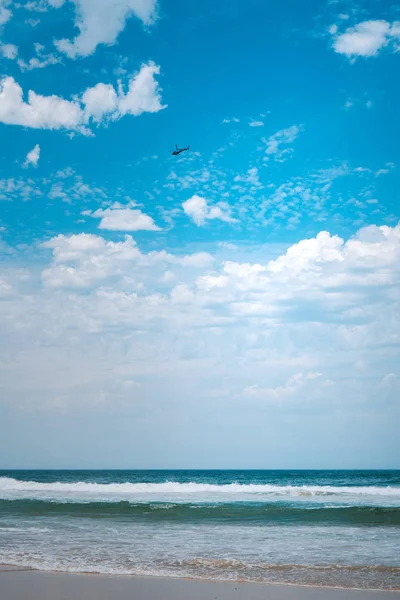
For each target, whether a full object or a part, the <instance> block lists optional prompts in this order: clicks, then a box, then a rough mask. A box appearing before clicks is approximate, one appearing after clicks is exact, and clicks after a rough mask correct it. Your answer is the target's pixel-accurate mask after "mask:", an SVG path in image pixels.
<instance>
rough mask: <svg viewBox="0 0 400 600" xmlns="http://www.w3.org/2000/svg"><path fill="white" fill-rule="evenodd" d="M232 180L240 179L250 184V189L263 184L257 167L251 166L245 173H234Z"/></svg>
mask: <svg viewBox="0 0 400 600" xmlns="http://www.w3.org/2000/svg"><path fill="white" fill-rule="evenodd" d="M234 181H240V182H242V183H247V184H249V185H250V186H251V188H250V189H252V188H261V187H263V185H262V183H261V181H260V179H259V174H258V169H257V167H251V168H250V169H249V170H248V171H247V173H246V175H236V176H235V178H234Z"/></svg>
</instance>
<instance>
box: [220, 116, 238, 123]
mask: <svg viewBox="0 0 400 600" xmlns="http://www.w3.org/2000/svg"><path fill="white" fill-rule="evenodd" d="M222 123H240V119H238V118H237V117H232V119H224V120H223V121H222Z"/></svg>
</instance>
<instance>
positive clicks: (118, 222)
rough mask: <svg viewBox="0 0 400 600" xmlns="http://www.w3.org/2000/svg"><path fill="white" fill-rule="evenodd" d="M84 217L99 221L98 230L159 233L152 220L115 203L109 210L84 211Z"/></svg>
mask: <svg viewBox="0 0 400 600" xmlns="http://www.w3.org/2000/svg"><path fill="white" fill-rule="evenodd" d="M84 214H85V215H88V216H91V217H94V218H95V219H101V221H100V224H99V229H108V230H110V231H140V230H142V231H160V227H157V225H156V224H155V223H154V221H153V219H152V218H151V217H150V216H149V215H146V214H145V213H143V212H142V211H141V210H139V209H138V208H131V207H129V206H128V207H123V206H121V205H120V204H119V203H116V204H115V205H113V206H112V207H110V208H105V209H102V208H99V209H98V210H95V211H94V212H91V211H85V212H84Z"/></svg>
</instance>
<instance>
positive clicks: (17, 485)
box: [0, 477, 400, 505]
mask: <svg viewBox="0 0 400 600" xmlns="http://www.w3.org/2000/svg"><path fill="white" fill-rule="evenodd" d="M18 498H21V499H28V498H31V499H54V500H63V501H66V502H76V501H82V500H83V501H90V502H93V501H98V502H118V501H121V500H128V501H135V502H141V501H142V502H147V501H149V500H150V501H151V500H153V501H163V500H164V501H168V500H172V501H186V502H191V501H207V500H210V499H212V500H214V501H220V502H224V501H225V502H229V501H240V500H242V501H246V500H247V501H262V500H265V501H268V500H279V499H288V500H296V499H297V500H298V501H301V500H303V501H305V502H306V501H307V500H314V501H318V500H319V499H320V500H324V501H327V500H329V499H331V500H334V501H335V502H337V501H345V502H346V503H347V502H349V503H350V504H352V502H351V499H353V500H354V501H355V502H357V503H358V502H361V503H364V502H363V499H364V501H366V500H368V499H369V500H371V499H373V498H375V500H376V502H374V504H375V503H379V504H380V503H381V501H385V500H387V501H389V502H390V504H391V505H393V503H395V504H396V505H397V504H399V503H400V487H394V486H392V487H390V486H388V487H378V486H354V487H352V486H343V487H340V486H330V485H327V486H321V485H310V486H308V485H302V486H293V485H287V486H284V485H271V484H240V483H230V484H221V485H215V484H207V483H196V482H188V483H179V482H176V481H167V482H165V483H144V482H143V483H129V482H126V483H88V482H84V481H76V482H68V483H65V482H58V481H57V482H53V483H48V482H46V483H42V482H38V481H21V480H18V479H13V478H11V477H0V499H2V500H6V499H18Z"/></svg>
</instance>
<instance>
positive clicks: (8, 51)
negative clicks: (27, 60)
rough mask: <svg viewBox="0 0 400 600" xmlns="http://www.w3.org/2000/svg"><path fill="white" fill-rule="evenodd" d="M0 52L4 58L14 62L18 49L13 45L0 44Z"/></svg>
mask: <svg viewBox="0 0 400 600" xmlns="http://www.w3.org/2000/svg"><path fill="white" fill-rule="evenodd" d="M0 52H1V54H2V55H3V56H4V58H8V59H9V60H15V59H16V58H17V56H18V47H17V46H15V44H0Z"/></svg>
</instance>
